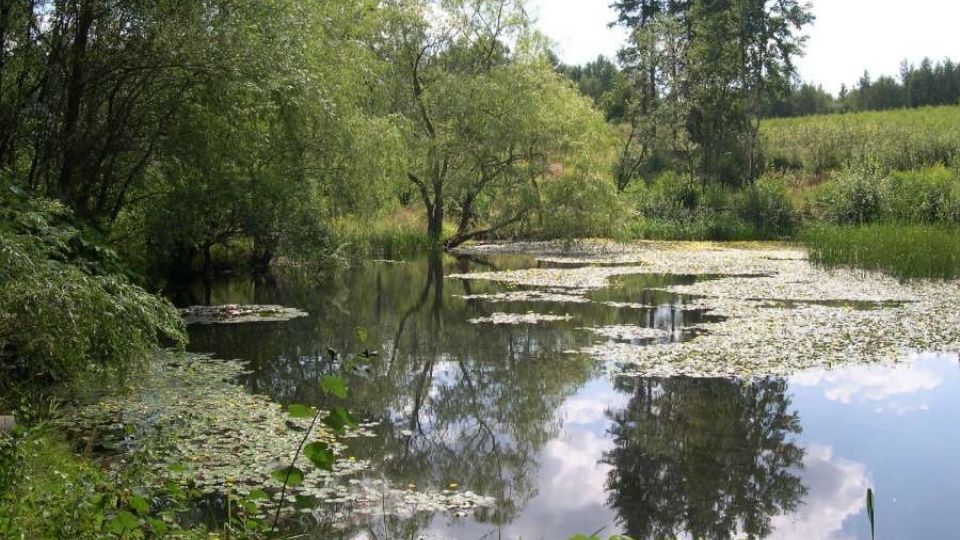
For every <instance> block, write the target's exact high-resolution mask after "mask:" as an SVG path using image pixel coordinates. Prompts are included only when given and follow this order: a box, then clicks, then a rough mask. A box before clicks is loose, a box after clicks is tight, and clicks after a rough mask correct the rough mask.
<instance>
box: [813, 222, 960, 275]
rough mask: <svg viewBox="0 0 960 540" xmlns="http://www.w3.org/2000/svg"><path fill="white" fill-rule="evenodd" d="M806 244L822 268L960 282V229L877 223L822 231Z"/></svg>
mask: <svg viewBox="0 0 960 540" xmlns="http://www.w3.org/2000/svg"><path fill="white" fill-rule="evenodd" d="M800 240H801V242H802V243H803V244H804V245H806V246H807V247H808V249H809V251H810V260H811V261H812V262H813V263H815V264H819V265H823V266H827V267H834V266H844V267H851V268H859V269H863V270H871V271H880V272H884V273H887V274H890V275H892V276H895V277H897V278H898V279H902V280H911V279H924V278H928V279H955V278H958V277H960V228H958V227H950V226H935V225H904V224H875V225H861V226H818V227H813V228H810V229H807V230H805V231H804V232H803V233H802V234H801V235H800Z"/></svg>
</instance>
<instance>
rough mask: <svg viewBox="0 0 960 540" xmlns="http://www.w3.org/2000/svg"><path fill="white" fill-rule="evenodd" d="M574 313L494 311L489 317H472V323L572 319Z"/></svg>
mask: <svg viewBox="0 0 960 540" xmlns="http://www.w3.org/2000/svg"><path fill="white" fill-rule="evenodd" d="M572 319H573V316H572V315H552V314H548V313H534V312H532V311H531V312H529V313H494V314H492V315H490V316H489V317H478V318H476V319H470V321H469V322H470V323H472V324H540V323H543V322H557V321H569V320H572Z"/></svg>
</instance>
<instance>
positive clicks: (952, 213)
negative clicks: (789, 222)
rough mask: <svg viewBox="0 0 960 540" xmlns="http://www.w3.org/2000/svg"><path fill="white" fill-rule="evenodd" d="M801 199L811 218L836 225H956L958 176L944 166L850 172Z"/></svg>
mask: <svg viewBox="0 0 960 540" xmlns="http://www.w3.org/2000/svg"><path fill="white" fill-rule="evenodd" d="M806 198H807V202H806V206H807V209H808V213H809V214H810V215H811V217H812V218H814V219H816V220H818V221H825V222H828V223H834V224H838V225H849V224H864V223H875V222H896V223H912V224H938V223H939V224H944V225H960V172H958V171H957V170H951V169H947V168H946V167H943V166H937V167H930V168H926V169H922V170H915V171H905V172H892V173H889V174H884V173H883V172H882V171H880V170H878V169H871V168H857V169H851V170H847V171H844V172H842V173H838V174H837V175H836V176H835V178H834V179H833V180H831V181H829V182H826V183H824V184H822V185H820V186H818V187H817V188H815V189H813V190H811V191H810V192H809V193H808V194H807V196H806Z"/></svg>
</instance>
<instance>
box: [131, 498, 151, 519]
mask: <svg viewBox="0 0 960 540" xmlns="http://www.w3.org/2000/svg"><path fill="white" fill-rule="evenodd" d="M129 502H130V508H133V509H134V510H136V511H137V513H138V514H140V515H141V516H145V515H146V514H147V513H148V512H150V503H149V502H147V500H146V499H144V498H143V497H136V496H134V497H130V501H129Z"/></svg>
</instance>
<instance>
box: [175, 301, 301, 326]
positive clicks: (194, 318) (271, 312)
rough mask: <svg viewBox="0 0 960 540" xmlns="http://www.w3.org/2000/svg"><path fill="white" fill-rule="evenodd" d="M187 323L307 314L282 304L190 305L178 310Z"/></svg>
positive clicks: (268, 319)
mask: <svg viewBox="0 0 960 540" xmlns="http://www.w3.org/2000/svg"><path fill="white" fill-rule="evenodd" d="M180 315H181V316H183V320H184V322H186V323H187V324H238V323H251V322H277V321H289V320H291V319H296V318H299V317H306V316H307V315H309V313H307V312H306V311H301V310H299V309H296V308H290V307H283V306H260V305H255V304H251V305H242V306H241V305H237V304H227V305H222V306H190V307H188V308H184V309H181V310H180Z"/></svg>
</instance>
